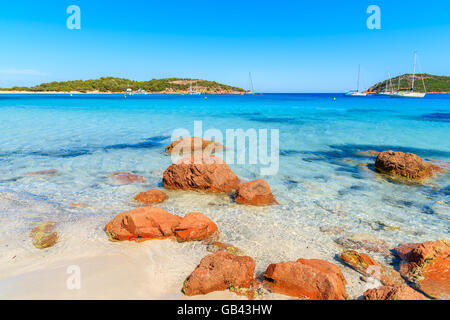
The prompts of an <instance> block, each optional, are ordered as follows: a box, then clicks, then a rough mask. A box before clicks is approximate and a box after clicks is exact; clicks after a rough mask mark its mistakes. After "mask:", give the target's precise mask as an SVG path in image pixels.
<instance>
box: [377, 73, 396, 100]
mask: <svg viewBox="0 0 450 320" xmlns="http://www.w3.org/2000/svg"><path fill="white" fill-rule="evenodd" d="M388 79H389V88H390V90H389V88H388V83H386V86H385V88H384V91H381V92H378V93H377V95H379V96H390V95H393V94H394V87H393V86H392V78H391V74H390V73H389V72H388Z"/></svg>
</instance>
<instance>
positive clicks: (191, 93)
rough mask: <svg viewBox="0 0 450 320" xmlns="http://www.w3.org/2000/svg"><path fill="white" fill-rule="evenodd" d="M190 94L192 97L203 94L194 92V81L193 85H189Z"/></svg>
mask: <svg viewBox="0 0 450 320" xmlns="http://www.w3.org/2000/svg"><path fill="white" fill-rule="evenodd" d="M188 94H189V95H191V96H198V95H200V94H201V93H200V92H197V91H192V81H191V83H190V84H189V93H188Z"/></svg>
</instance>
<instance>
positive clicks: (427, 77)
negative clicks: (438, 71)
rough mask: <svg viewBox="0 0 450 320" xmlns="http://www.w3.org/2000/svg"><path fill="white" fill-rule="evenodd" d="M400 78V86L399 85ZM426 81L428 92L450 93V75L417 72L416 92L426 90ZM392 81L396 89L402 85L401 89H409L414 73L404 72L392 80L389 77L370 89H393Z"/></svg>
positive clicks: (380, 90)
mask: <svg viewBox="0 0 450 320" xmlns="http://www.w3.org/2000/svg"><path fill="white" fill-rule="evenodd" d="M399 79H400V86H399ZM424 82H425V88H426V92H446V93H450V77H446V76H434V75H431V74H425V73H424V74H416V80H415V82H414V91H415V92H424V88H423V83H424ZM391 83H392V87H393V90H394V91H397V89H398V88H399V87H400V90H409V89H411V86H412V74H404V75H401V76H398V77H395V78H392V79H391V80H389V79H387V80H385V81H383V82H379V83H377V84H375V85H374V86H372V87H371V88H370V89H369V91H371V92H382V91H386V86H387V91H391Z"/></svg>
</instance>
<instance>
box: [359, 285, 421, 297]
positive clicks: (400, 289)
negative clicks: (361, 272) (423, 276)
mask: <svg viewBox="0 0 450 320" xmlns="http://www.w3.org/2000/svg"><path fill="white" fill-rule="evenodd" d="M363 296H364V300H428V299H427V298H426V297H425V296H424V295H423V294H421V293H419V292H417V291H416V290H414V289H413V288H411V287H409V286H407V285H406V284H403V285H394V286H382V287H379V288H376V289H369V290H367V291H365V292H364V294H363Z"/></svg>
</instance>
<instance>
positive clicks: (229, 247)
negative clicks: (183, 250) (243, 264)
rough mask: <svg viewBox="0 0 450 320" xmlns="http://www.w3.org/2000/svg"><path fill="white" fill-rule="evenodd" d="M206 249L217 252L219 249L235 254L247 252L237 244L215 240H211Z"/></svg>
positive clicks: (242, 254) (240, 254)
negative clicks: (237, 246)
mask: <svg viewBox="0 0 450 320" xmlns="http://www.w3.org/2000/svg"><path fill="white" fill-rule="evenodd" d="M206 250H207V251H208V252H217V251H221V250H223V251H226V252H228V253H231V254H234V255H236V256H244V255H245V253H244V251H242V250H241V249H239V248H236V247H235V246H233V245H231V244H228V243H223V242H219V241H214V242H211V243H209V244H208V245H207V247H206Z"/></svg>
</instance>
